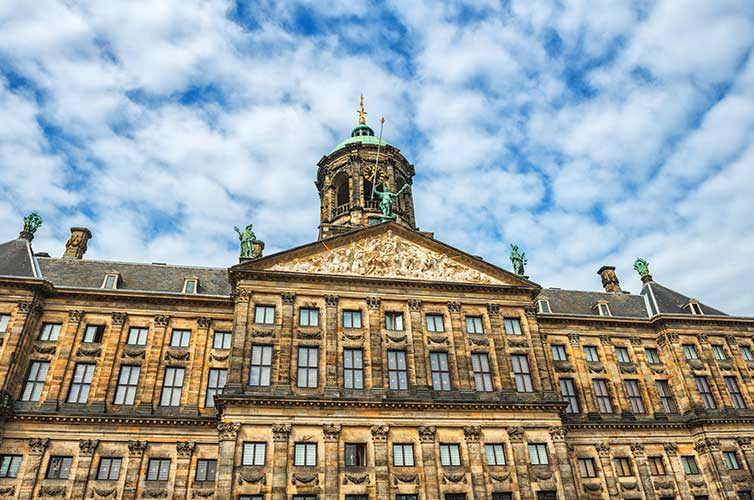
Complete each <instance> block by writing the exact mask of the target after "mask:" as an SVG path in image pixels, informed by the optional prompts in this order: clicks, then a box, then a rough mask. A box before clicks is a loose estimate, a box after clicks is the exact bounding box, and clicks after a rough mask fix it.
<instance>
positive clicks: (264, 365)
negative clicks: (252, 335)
mask: <svg viewBox="0 0 754 500" xmlns="http://www.w3.org/2000/svg"><path fill="white" fill-rule="evenodd" d="M271 373H272V346H271V345H253V346H251V367H250V369H249V385H253V386H265V387H266V386H268V385H270V374H271Z"/></svg>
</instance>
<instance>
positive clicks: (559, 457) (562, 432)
mask: <svg viewBox="0 0 754 500" xmlns="http://www.w3.org/2000/svg"><path fill="white" fill-rule="evenodd" d="M548 430H549V432H550V437H551V438H552V446H553V448H554V449H555V461H556V463H557V466H558V470H559V471H560V481H561V483H562V487H563V495H564V497H565V498H578V494H577V491H576V477H575V475H574V472H573V468H572V466H571V460H570V458H569V455H570V452H569V450H568V445H567V444H566V434H567V432H568V430H567V429H566V428H565V427H561V426H553V427H550V428H549V429H548Z"/></svg>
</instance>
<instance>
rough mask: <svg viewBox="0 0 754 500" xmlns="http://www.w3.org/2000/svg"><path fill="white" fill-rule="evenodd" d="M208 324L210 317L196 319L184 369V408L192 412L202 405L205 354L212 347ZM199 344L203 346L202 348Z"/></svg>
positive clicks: (205, 376)
mask: <svg viewBox="0 0 754 500" xmlns="http://www.w3.org/2000/svg"><path fill="white" fill-rule="evenodd" d="M210 326H212V318H208V317H201V318H198V319H197V320H196V335H195V336H192V342H191V348H190V351H191V354H190V359H191V364H190V365H189V367H188V369H187V370H186V377H187V379H186V381H187V382H188V393H187V398H186V409H187V410H190V411H192V412H198V409H199V407H201V406H204V397H203V396H204V395H203V394H201V390H202V387H206V384H207V376H208V374H209V370H208V369H205V368H204V366H205V360H206V359H207V354H208V353H209V351H210V350H211V349H212V339H211V338H209V327H210ZM193 337H195V338H193ZM201 346H204V349H203V350H202V349H201ZM194 374H198V375H194ZM226 383H227V379H226Z"/></svg>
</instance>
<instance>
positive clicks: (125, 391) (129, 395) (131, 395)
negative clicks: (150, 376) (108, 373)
mask: <svg viewBox="0 0 754 500" xmlns="http://www.w3.org/2000/svg"><path fill="white" fill-rule="evenodd" d="M124 369H126V370H127V371H128V377H127V380H126V381H125V383H123V380H121V379H122V378H123V375H124V373H123V372H124ZM134 369H135V370H136V382H135V383H134V382H131V379H132V378H133V377H132V374H133V371H134ZM140 377H141V365H120V370H119V371H118V381H117V382H116V385H115V396H114V397H113V404H115V405H127V406H130V405H133V404H134V403H135V402H136V393H137V391H138V390H139V378H140ZM121 389H122V392H121ZM131 389H133V391H131ZM121 394H122V395H123V396H122V398H121V399H122V401H121V402H118V399H119V398H118V396H119V395H121ZM129 399H130V402H128V401H129Z"/></svg>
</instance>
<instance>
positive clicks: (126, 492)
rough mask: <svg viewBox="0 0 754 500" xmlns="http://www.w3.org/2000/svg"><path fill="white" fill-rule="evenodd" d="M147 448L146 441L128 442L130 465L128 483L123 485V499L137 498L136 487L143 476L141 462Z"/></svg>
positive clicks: (131, 499)
mask: <svg viewBox="0 0 754 500" xmlns="http://www.w3.org/2000/svg"><path fill="white" fill-rule="evenodd" d="M146 450H147V442H146V441H129V442H128V465H127V466H126V483H125V484H124V485H123V497H122V498H123V500H135V499H136V489H137V488H138V487H139V478H140V477H141V462H142V460H143V459H144V452H145V451H146Z"/></svg>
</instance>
